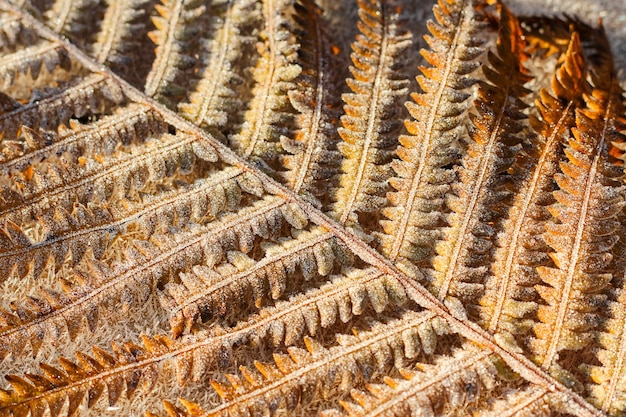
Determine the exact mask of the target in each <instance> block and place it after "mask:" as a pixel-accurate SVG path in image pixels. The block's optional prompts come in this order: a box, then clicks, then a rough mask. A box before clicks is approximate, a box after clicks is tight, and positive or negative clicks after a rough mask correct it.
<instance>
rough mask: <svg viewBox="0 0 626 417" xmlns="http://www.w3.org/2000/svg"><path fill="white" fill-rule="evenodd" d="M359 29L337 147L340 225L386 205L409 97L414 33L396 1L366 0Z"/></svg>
mask: <svg viewBox="0 0 626 417" xmlns="http://www.w3.org/2000/svg"><path fill="white" fill-rule="evenodd" d="M358 4H359V16H360V19H361V20H360V22H359V30H360V34H359V35H357V38H356V40H355V42H354V43H353V44H352V50H353V53H352V63H353V66H351V67H350V71H351V72H352V75H353V77H354V78H351V79H348V80H347V83H348V87H350V89H351V90H352V93H349V94H344V95H343V100H344V102H345V103H346V104H345V106H344V112H345V115H344V116H342V117H341V123H342V126H343V127H342V128H340V129H339V135H340V136H341V137H342V139H343V142H341V143H340V144H338V148H339V150H340V151H341V153H342V154H343V155H344V157H345V159H344V161H343V163H342V165H341V171H342V175H341V176H340V178H339V179H338V187H339V188H338V189H337V191H336V195H335V199H336V202H335V204H334V206H333V211H334V213H335V214H334V216H336V217H337V218H338V219H339V221H340V222H341V223H346V222H348V221H349V222H350V223H351V224H355V223H358V222H357V218H356V217H355V216H356V215H357V213H358V212H362V213H368V212H373V211H376V210H378V209H380V208H381V207H382V206H383V205H384V204H385V199H384V197H383V196H384V195H385V192H386V191H387V185H386V177H387V176H388V175H389V173H390V170H391V165H390V163H391V159H392V158H393V151H394V149H395V148H396V146H397V142H396V134H397V131H398V129H399V127H400V122H399V120H397V118H396V116H397V114H398V113H399V109H398V107H399V103H401V102H402V101H403V99H404V96H405V95H406V93H407V91H408V90H407V86H408V79H407V78H405V77H404V74H403V71H404V65H405V64H406V59H404V58H403V56H402V55H403V54H404V53H406V51H407V49H408V47H409V46H410V45H411V42H412V39H411V36H410V33H408V32H405V29H403V27H402V25H403V20H402V17H401V16H400V15H399V14H398V13H397V10H396V9H395V8H394V4H393V3H392V2H386V1H382V2H378V1H370V0H362V1H359V2H358Z"/></svg>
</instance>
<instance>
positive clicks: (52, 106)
mask: <svg viewBox="0 0 626 417" xmlns="http://www.w3.org/2000/svg"><path fill="white" fill-rule="evenodd" d="M124 98H125V97H124V95H123V93H122V92H121V90H120V87H119V85H118V84H117V83H114V82H111V80H110V79H108V78H106V77H103V76H102V75H100V74H94V75H91V76H87V77H85V78H84V79H82V80H80V82H77V83H76V84H75V85H73V86H67V87H66V88H63V89H59V90H57V92H56V94H54V93H53V94H51V95H50V96H47V97H45V96H44V97H41V98H40V99H38V100H34V101H32V102H30V103H27V104H24V105H22V106H19V107H17V108H15V109H13V110H11V111H9V112H6V113H3V114H0V132H2V142H5V141H7V140H15V139H16V138H17V134H18V132H19V131H20V128H21V127H22V126H27V127H29V128H30V129H32V130H35V131H36V130H37V129H39V128H41V129H44V130H55V129H56V128H57V127H58V126H59V125H61V124H67V123H68V121H69V119H70V117H72V116H74V117H83V116H84V115H86V114H87V113H88V112H89V111H93V112H98V111H103V110H105V109H106V106H107V105H109V106H110V105H111V102H112V103H115V104H119V103H121V102H122V101H123V100H124ZM100 109H102V110H100Z"/></svg>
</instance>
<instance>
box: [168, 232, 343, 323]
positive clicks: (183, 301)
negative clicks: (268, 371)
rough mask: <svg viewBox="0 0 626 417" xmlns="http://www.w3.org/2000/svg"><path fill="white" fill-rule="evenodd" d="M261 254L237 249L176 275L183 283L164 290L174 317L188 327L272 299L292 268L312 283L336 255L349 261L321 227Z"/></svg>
mask: <svg viewBox="0 0 626 417" xmlns="http://www.w3.org/2000/svg"><path fill="white" fill-rule="evenodd" d="M264 252H265V256H264V257H263V258H261V259H260V260H258V261H256V262H254V261H253V260H252V259H250V258H249V257H247V256H245V255H244V254H242V253H239V252H230V253H228V254H227V258H228V259H229V261H230V262H229V263H227V264H222V265H219V266H217V267H216V268H214V269H213V270H211V269H208V268H197V269H196V270H195V271H194V274H193V275H190V274H185V275H181V280H182V283H181V284H180V285H177V286H174V285H170V286H169V288H168V293H169V295H170V296H171V297H172V298H173V300H174V302H175V305H176V307H175V308H174V309H173V311H172V313H173V314H174V317H173V321H174V322H176V323H178V322H180V321H183V320H184V321H185V322H186V327H187V328H188V329H189V328H190V327H191V324H193V323H194V322H196V321H197V320H198V318H199V317H200V316H201V315H202V316H213V315H215V313H218V314H220V315H224V314H225V313H226V311H227V310H229V309H232V308H233V307H234V306H236V305H238V308H236V309H235V311H236V310H238V309H244V308H245V306H247V305H250V304H254V305H256V306H257V308H258V307H260V306H261V305H263V304H264V303H265V302H264V300H265V299H266V298H267V297H268V296H269V297H271V299H273V300H276V299H278V298H279V297H281V296H282V295H283V293H284V292H285V289H286V287H287V284H288V283H287V279H288V276H289V280H290V281H293V280H295V277H294V274H293V272H294V271H295V270H296V269H300V270H301V271H302V274H303V278H304V279H305V280H307V281H311V280H314V279H316V278H317V279H319V278H318V277H319V276H322V277H324V276H326V275H328V274H329V273H330V272H332V270H333V269H334V266H335V259H337V260H338V261H342V260H346V259H348V257H347V256H346V255H344V252H345V248H341V246H340V245H339V244H338V243H337V242H336V241H335V240H334V239H332V235H331V234H330V233H328V232H326V231H325V230H322V229H314V230H312V231H311V232H301V233H299V234H298V235H297V236H296V238H295V239H288V240H284V241H283V242H281V243H279V244H277V245H271V246H270V245H266V247H265V248H264ZM292 285H293V284H292ZM243 294H250V297H248V296H243ZM231 311H232V310H231ZM231 314H233V313H232V312H231Z"/></svg>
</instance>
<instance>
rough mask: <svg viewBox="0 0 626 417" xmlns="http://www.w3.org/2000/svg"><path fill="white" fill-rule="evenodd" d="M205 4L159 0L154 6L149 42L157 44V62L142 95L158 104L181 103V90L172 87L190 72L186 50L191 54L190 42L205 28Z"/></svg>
mask: <svg viewBox="0 0 626 417" xmlns="http://www.w3.org/2000/svg"><path fill="white" fill-rule="evenodd" d="M205 3H206V2H205V1H204V0H184V1H176V0H162V2H161V4H160V5H158V6H156V9H157V12H158V14H159V15H158V16H154V17H153V18H152V21H153V23H154V25H155V26H156V28H157V29H156V31H152V32H150V33H149V36H150V39H152V41H153V42H154V43H155V44H156V47H157V48H156V59H155V60H154V62H153V63H152V70H151V71H150V73H149V74H148V77H147V78H146V84H145V87H144V91H145V93H146V94H147V95H148V96H151V97H155V98H157V99H158V100H161V101H165V102H168V104H169V105H170V107H171V106H173V105H174V104H173V103H170V102H169V100H171V101H173V102H174V103H176V102H177V101H178V100H180V99H179V98H177V97H179V96H181V95H182V93H183V92H182V91H178V90H182V88H183V86H177V85H175V81H176V80H177V78H178V79H180V77H181V76H182V74H180V73H179V72H180V71H185V70H188V69H190V68H193V66H194V65H195V59H194V58H193V56H191V55H188V54H187V53H186V52H185V51H186V50H193V49H194V48H193V46H192V45H193V42H194V40H195V39H196V38H197V37H198V36H199V34H200V33H201V32H202V30H203V26H204V25H205V23H206V22H205V20H206V16H207V15H208V14H207V4H205Z"/></svg>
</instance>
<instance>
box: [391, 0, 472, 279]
mask: <svg viewBox="0 0 626 417" xmlns="http://www.w3.org/2000/svg"><path fill="white" fill-rule="evenodd" d="M433 10H434V12H435V16H436V18H437V23H435V22H433V21H429V23H428V27H429V29H430V32H431V34H432V35H430V36H426V38H425V39H426V41H427V42H428V43H429V45H430V49H424V50H422V51H421V53H422V55H423V56H424V57H425V58H426V60H427V61H428V63H429V64H430V66H429V67H421V68H420V70H421V72H422V74H423V75H420V76H418V77H417V81H418V83H419V84H420V86H421V88H422V90H423V92H422V93H414V94H412V98H413V100H414V101H415V103H410V102H409V103H407V104H406V106H407V109H408V111H409V113H410V114H411V116H412V117H413V119H414V120H407V121H406V122H405V125H406V128H407V130H408V132H409V133H410V135H411V136H407V135H403V136H400V146H399V147H398V150H397V154H398V157H399V159H396V160H395V161H394V162H393V163H392V167H393V169H394V171H395V175H396V176H395V177H393V176H392V178H391V179H390V184H391V186H392V187H393V189H395V191H391V192H390V193H388V199H389V201H390V203H391V204H390V205H391V207H388V208H385V209H383V211H382V213H383V214H384V215H385V217H387V219H389V220H383V221H381V224H382V227H383V230H384V232H385V234H384V235H381V237H380V240H381V250H382V252H383V253H384V254H385V255H386V256H388V257H389V258H390V259H392V260H394V261H397V262H399V263H402V264H409V265H411V264H416V265H418V266H421V267H427V266H428V265H429V262H430V260H431V258H432V257H433V256H434V254H435V253H434V248H435V243H436V242H437V241H438V240H439V239H440V238H441V232H439V231H438V226H440V225H441V224H442V222H443V221H444V220H445V214H444V213H445V212H446V207H445V204H444V199H445V196H446V195H447V194H449V193H450V185H451V183H452V182H453V181H455V180H456V176H455V174H454V171H453V170H452V169H450V168H449V167H450V165H452V164H456V163H458V156H457V153H458V151H457V149H458V148H459V146H460V139H461V137H462V135H463V134H464V126H463V119H464V118H465V117H466V113H467V109H468V107H469V102H468V101H467V99H468V98H469V94H468V93H467V88H468V87H469V86H470V85H472V84H473V83H474V81H473V80H471V79H470V78H468V74H471V73H472V72H473V71H474V70H476V68H477V67H478V65H479V64H478V62H477V58H478V57H479V56H480V55H481V54H482V52H483V51H482V49H481V48H480V43H481V42H480V40H479V38H478V37H477V36H476V34H477V32H478V30H479V29H480V28H481V27H482V25H481V24H480V22H479V19H477V15H476V14H475V11H474V4H473V3H472V2H471V1H455V2H444V1H441V2H439V4H438V5H435V6H434V9H433Z"/></svg>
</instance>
